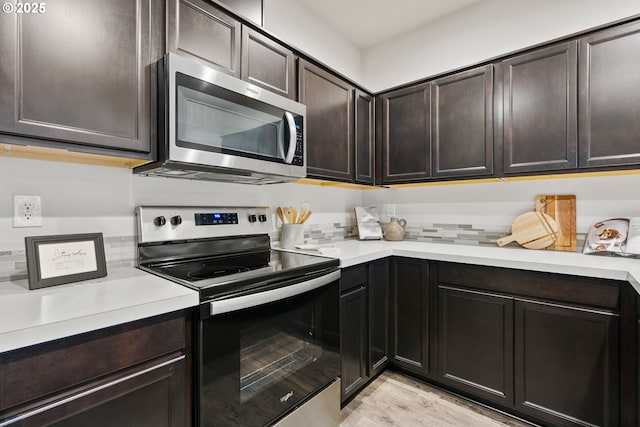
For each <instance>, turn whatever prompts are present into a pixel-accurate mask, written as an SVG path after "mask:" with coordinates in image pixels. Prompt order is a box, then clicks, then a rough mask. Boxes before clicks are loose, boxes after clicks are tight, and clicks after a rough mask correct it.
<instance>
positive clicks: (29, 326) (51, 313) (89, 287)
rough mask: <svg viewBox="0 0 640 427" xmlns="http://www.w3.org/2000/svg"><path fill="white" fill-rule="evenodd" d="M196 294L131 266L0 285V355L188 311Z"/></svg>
mask: <svg viewBox="0 0 640 427" xmlns="http://www.w3.org/2000/svg"><path fill="white" fill-rule="evenodd" d="M198 302H199V299H198V293H197V292H196V291H193V290H191V289H189V288H186V287H184V286H181V285H178V284H176V283H173V282H171V281H168V280H166V279H162V278H160V277H157V276H154V275H151V274H149V273H145V272H143V271H140V270H138V269H135V268H117V269H113V270H112V271H109V272H108V276H107V277H103V278H100V279H94V280H87V281H82V282H76V283H69V284H66V285H60V286H52V287H48V288H42V289H35V290H28V288H27V282H26V280H24V281H18V282H14V283H12V282H4V283H0V353H1V352H5V351H9V350H13V349H17V348H21V347H26V346H29V345H33V344H38V343H41V342H45V341H50V340H54V339H58V338H64V337H68V336H71V335H76V334H80V333H83V332H88V331H92V330H96V329H101V328H105V327H109V326H114V325H117V324H121V323H126V322H131V321H134V320H139V319H143V318H145V317H150V316H155V315H159V314H164V313H169V312H172V311H176V310H181V309H184V308H188V307H192V306H195V305H197V304H198Z"/></svg>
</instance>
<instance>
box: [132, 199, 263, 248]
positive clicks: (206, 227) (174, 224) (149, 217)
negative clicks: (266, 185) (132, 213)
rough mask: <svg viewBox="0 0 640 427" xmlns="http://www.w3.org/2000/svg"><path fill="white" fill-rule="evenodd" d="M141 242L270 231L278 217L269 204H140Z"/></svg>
mask: <svg viewBox="0 0 640 427" xmlns="http://www.w3.org/2000/svg"><path fill="white" fill-rule="evenodd" d="M136 222H137V226H138V227H137V228H138V243H149V242H165V241H172V240H187V239H204V238H212V237H229V236H241V235H252V234H268V233H271V232H272V231H274V230H273V224H274V218H273V216H272V214H271V209H269V208H268V207H264V206H262V207H244V206H243V207H203V206H200V207H181V206H139V207H137V208H136Z"/></svg>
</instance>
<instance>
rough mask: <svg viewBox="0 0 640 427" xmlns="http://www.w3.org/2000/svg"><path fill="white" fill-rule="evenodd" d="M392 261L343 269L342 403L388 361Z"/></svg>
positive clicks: (341, 315) (341, 318)
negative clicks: (390, 265) (390, 264)
mask: <svg viewBox="0 0 640 427" xmlns="http://www.w3.org/2000/svg"><path fill="white" fill-rule="evenodd" d="M389 296H390V287H389V262H388V260H386V259H383V260H379V261H373V262H371V263H368V264H363V265H359V266H356V267H353V268H348V269H345V270H343V272H342V279H341V296H340V322H341V332H340V355H341V377H342V391H341V393H342V402H345V401H346V400H348V399H349V398H350V397H351V396H353V395H354V394H355V393H356V392H358V391H359V390H361V389H362V388H363V387H364V386H365V385H366V384H367V382H368V381H369V380H371V379H372V378H374V377H375V376H376V375H377V374H378V373H380V372H382V371H383V370H384V369H385V367H386V366H387V363H388V362H389V351H390V347H391V346H390V342H391V337H390V305H389Z"/></svg>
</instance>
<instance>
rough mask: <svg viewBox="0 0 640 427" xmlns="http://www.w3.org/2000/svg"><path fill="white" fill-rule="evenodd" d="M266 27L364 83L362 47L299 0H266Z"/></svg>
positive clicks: (354, 79) (309, 53)
mask: <svg viewBox="0 0 640 427" xmlns="http://www.w3.org/2000/svg"><path fill="white" fill-rule="evenodd" d="M264 28H265V29H266V30H267V31H269V32H271V33H272V34H274V35H276V36H278V37H279V38H280V39H281V40H284V41H286V42H287V43H289V44H291V45H292V46H294V47H296V48H297V49H298V50H300V51H302V52H304V53H306V54H308V55H310V56H312V57H313V58H315V59H317V60H319V61H320V62H322V63H324V64H325V65H328V66H330V67H331V68H333V69H334V70H336V71H338V72H339V73H341V74H343V75H344V76H346V77H348V78H350V79H351V80H353V81H355V82H357V83H361V81H362V59H361V56H362V52H361V51H360V49H358V48H357V47H356V46H355V45H354V44H353V43H351V42H350V41H349V40H347V39H346V38H344V37H343V36H341V35H340V34H339V33H337V32H336V31H335V30H334V29H333V28H331V27H330V26H328V25H327V24H326V23H325V22H324V21H322V20H321V19H320V18H318V17H317V16H316V15H314V14H313V13H311V12H310V11H309V10H308V9H306V8H305V7H303V6H302V5H301V4H299V3H298V2H297V1H296V0H265V1H264Z"/></svg>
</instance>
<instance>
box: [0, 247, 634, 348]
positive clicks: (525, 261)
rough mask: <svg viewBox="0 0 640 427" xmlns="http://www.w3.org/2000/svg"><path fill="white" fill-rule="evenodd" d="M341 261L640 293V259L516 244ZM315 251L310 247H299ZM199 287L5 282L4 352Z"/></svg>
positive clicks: (383, 253) (117, 281) (188, 302)
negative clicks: (548, 279) (403, 261)
mask: <svg viewBox="0 0 640 427" xmlns="http://www.w3.org/2000/svg"><path fill="white" fill-rule="evenodd" d="M321 246H323V247H325V248H326V247H329V248H330V251H329V252H331V253H332V254H333V256H335V257H337V258H339V259H340V264H341V267H343V268H345V267H350V266H354V265H357V264H361V263H364V262H369V261H374V260H376V259H381V258H385V257H388V256H403V257H410V258H421V259H429V260H434V261H448V262H459V263H466V264H476V265H486V266H493V267H505V268H515V269H524V270H532V271H540V272H549V273H560V274H571V275H577V276H586V277H597V278H605V279H614V280H624V281H628V282H629V283H631V285H632V286H633V287H634V288H635V289H636V291H637V292H638V293H640V259H626V258H620V257H600V256H593V255H582V254H580V253H569V252H559V251H537V250H530V249H521V248H515V247H505V248H499V247H495V248H494V247H487V246H466V245H453V244H442V243H427V242H416V241H402V242H387V241H359V240H345V241H341V242H334V243H331V244H327V245H321ZM300 252H307V253H312V254H313V253H316V254H317V252H312V251H300ZM198 303H199V299H198V294H197V292H196V291H193V290H191V289H189V288H186V287H184V286H181V285H178V284H176V283H173V282H171V281H169V280H165V279H162V278H160V277H156V276H154V275H152V274H149V273H146V272H143V271H140V270H138V269H135V268H121V269H114V270H113V271H109V275H108V276H107V277H105V278H102V279H94V280H88V281H83V282H77V283H71V284H67V285H61V286H53V287H49V288H43V289H37V290H28V289H27V284H26V280H25V281H20V282H15V283H11V282H5V283H0V352H5V351H10V350H13V349H17V348H21V347H26V346H29V345H34V344H38V343H41V342H46V341H50V340H54V339H58V338H64V337H68V336H71V335H76V334H80V333H83V332H88V331H91V330H95V329H100V328H105V327H109V326H114V325H117V324H121V323H126V322H131V321H134V320H139V319H143V318H145V317H150V316H155V315H159V314H164V313H169V312H171V311H176V310H181V309H185V308H188V307H194V306H197V305H198Z"/></svg>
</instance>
